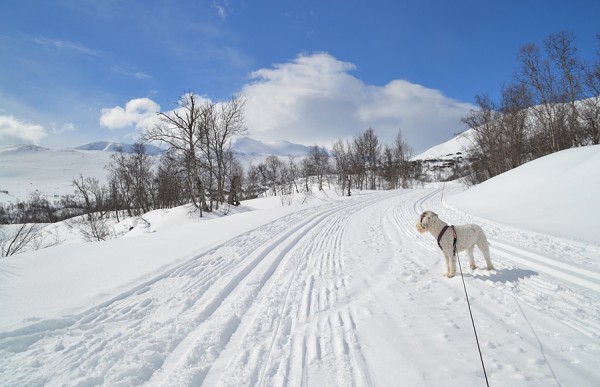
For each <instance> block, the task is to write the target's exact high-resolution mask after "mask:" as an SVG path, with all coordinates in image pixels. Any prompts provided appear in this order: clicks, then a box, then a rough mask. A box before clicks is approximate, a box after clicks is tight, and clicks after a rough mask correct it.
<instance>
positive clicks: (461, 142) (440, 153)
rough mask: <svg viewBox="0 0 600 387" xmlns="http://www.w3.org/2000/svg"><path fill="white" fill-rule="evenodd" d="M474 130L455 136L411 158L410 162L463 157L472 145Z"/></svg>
mask: <svg viewBox="0 0 600 387" xmlns="http://www.w3.org/2000/svg"><path fill="white" fill-rule="evenodd" d="M474 133H475V132H474V130H473V129H469V130H465V131H464V132H462V133H460V134H457V135H456V136H455V137H453V138H451V139H450V140H448V141H446V142H443V143H441V144H438V145H435V146H432V147H431V148H429V149H427V150H426V151H425V152H423V153H421V154H419V155H417V156H415V157H413V158H412V159H411V160H432V159H442V160H444V159H449V158H450V159H452V158H454V157H456V156H459V155H460V156H465V150H466V149H468V148H469V147H470V146H472V145H473V135H474Z"/></svg>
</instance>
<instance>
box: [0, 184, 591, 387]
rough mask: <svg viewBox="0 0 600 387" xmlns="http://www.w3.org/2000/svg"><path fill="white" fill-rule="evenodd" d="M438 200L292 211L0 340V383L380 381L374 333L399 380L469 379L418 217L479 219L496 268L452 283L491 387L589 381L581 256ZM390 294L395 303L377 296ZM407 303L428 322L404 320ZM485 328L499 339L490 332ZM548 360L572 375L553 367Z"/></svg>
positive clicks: (456, 324) (460, 336) (400, 198)
mask: <svg viewBox="0 0 600 387" xmlns="http://www.w3.org/2000/svg"><path fill="white" fill-rule="evenodd" d="M441 197H442V190H441V189H414V190H399V191H389V192H379V193H374V194H368V195H363V196H360V197H355V198H348V199H346V200H342V201H334V202H329V203H327V204H325V205H322V206H319V207H312V208H307V209H304V210H300V211H298V212H295V213H292V214H290V215H286V216H284V217H282V218H280V219H278V220H275V221H273V222H271V223H269V224H267V225H264V226H262V227H259V228H257V229H255V230H252V231H249V232H247V233H245V234H242V235H240V236H238V237H235V238H232V239H231V240H229V241H227V242H225V243H223V244H221V245H218V246H216V247H213V248H211V249H209V250H206V251H202V252H198V254H197V255H195V256H194V257H192V258H191V259H189V260H187V261H186V262H184V263H182V264H180V265H178V266H176V267H174V268H172V269H170V270H168V271H166V272H165V273H163V274H161V275H160V276H158V277H156V278H154V279H152V280H150V281H147V282H145V283H143V284H141V285H139V286H137V287H135V288H133V289H131V290H130V291H128V292H125V293H123V294H121V295H120V296H118V297H115V298H114V299H112V300H109V301H107V302H105V303H103V304H100V305H97V306H94V307H92V308H90V309H89V310H87V311H85V312H83V313H81V314H79V315H75V316H66V317H64V318H62V319H57V320H45V321H39V322H36V323H33V324H31V325H29V326H26V327H24V328H21V329H18V330H15V331H11V332H0V361H1V362H0V384H2V385H48V386H54V385H64V384H69V385H76V386H92V385H110V386H128V385H140V384H145V385H156V386H166V385H173V386H174V385H177V386H197V385H209V386H213V385H222V386H254V385H258V386H286V385H290V386H321V385H335V386H371V385H385V384H387V380H386V379H385V376H384V375H381V373H378V372H377V370H380V369H381V365H378V364H381V362H382V360H385V358H384V355H381V354H380V353H379V351H378V348H374V345H375V344H374V343H376V342H377V340H380V339H381V338H380V337H379V336H378V332H377V331H376V328H374V327H378V326H380V325H382V326H385V327H390V326H391V327H394V329H397V332H398V335H397V337H394V338H393V340H394V342H395V343H399V344H401V345H406V346H407V347H406V349H404V348H398V349H397V350H396V351H395V352H394V353H393V354H392V355H391V358H390V359H391V360H390V361H391V362H396V363H395V364H398V365H397V367H399V368H400V369H401V371H402V376H403V377H404V378H405V379H404V381H405V382H406V384H407V385H442V384H443V383H444V381H445V380H446V379H444V378H443V375H444V373H445V372H446V373H449V372H453V370H446V369H444V367H443V366H441V365H439V364H436V363H435V362H434V361H435V359H439V357H440V356H436V357H434V358H433V359H430V356H428V355H427V353H428V348H435V350H436V351H444V352H448V353H447V354H446V355H444V356H450V357H452V356H460V355H463V354H465V353H470V354H469V355H468V356H467V355H465V356H467V357H468V360H465V366H464V370H463V371H462V372H463V373H464V375H461V376H455V377H456V378H458V379H453V381H454V383H455V384H456V385H472V384H473V383H482V382H483V383H484V382H485V381H483V379H482V377H483V374H482V371H481V368H480V364H479V360H478V358H477V357H476V355H475V354H473V353H472V352H473V344H474V342H473V340H474V339H473V337H472V331H471V330H470V329H472V328H471V326H470V320H467V318H465V313H466V312H467V311H466V309H465V307H466V306H465V304H464V293H463V288H462V284H461V283H460V282H459V281H460V278H458V277H457V278H454V279H451V280H449V279H446V278H443V277H442V266H443V262H442V255H441V252H440V251H439V248H438V247H437V244H436V242H435V240H434V239H433V238H432V237H431V236H430V235H420V234H418V233H417V232H416V231H415V227H414V225H415V223H416V221H417V219H418V215H419V214H420V213H421V212H422V211H423V210H425V209H431V210H434V211H436V212H437V213H438V214H440V217H441V218H442V219H445V220H447V221H448V222H449V223H452V222H455V223H456V224H461V223H471V222H476V223H479V224H481V225H482V227H483V228H484V230H485V231H486V233H487V234H488V237H489V239H490V243H491V253H492V260H493V262H494V264H495V266H496V269H497V270H496V271H492V272H488V271H486V270H476V271H471V270H470V269H468V270H465V271H464V273H465V280H466V281H467V286H468V288H469V291H470V294H471V295H472V299H471V302H472V306H473V308H474V315H475V318H476V319H477V323H478V328H479V329H480V331H479V335H480V340H481V341H482V349H483V353H484V359H485V360H486V363H487V368H488V369H487V372H488V375H489V376H490V382H491V384H492V385H493V384H494V383H499V384H497V385H507V384H511V385H535V386H538V385H539V386H546V385H561V383H560V379H561V375H562V374H568V375H571V374H575V375H576V376H571V379H572V378H579V379H578V380H581V381H582V384H581V385H586V382H587V381H591V380H594V378H595V377H596V378H597V377H598V373H597V371H594V369H593V368H592V367H591V366H590V364H592V363H594V359H596V360H597V358H598V351H599V348H598V345H597V344H598V339H599V333H598V332H600V311H599V308H598V293H599V292H600V275H599V270H598V266H597V265H598V263H597V259H594V257H597V254H598V250H597V246H586V245H581V244H577V243H576V242H571V241H567V240H556V239H555V238H551V237H547V236H544V235H535V234H533V233H530V232H526V231H520V230H515V229H511V228H509V227H505V226H502V225H498V224H495V223H493V222H489V221H486V220H483V219H478V218H475V217H473V216H471V215H468V214H464V213H461V212H459V211H457V210H454V209H452V208H450V207H447V206H445V205H444V204H443V202H442V200H441ZM507 235H510V238H506V236H507ZM532 238H534V239H535V241H534V242H533V243H532ZM538 245H539V246H542V247H540V248H537V247H536V250H535V251H531V246H538ZM477 253H478V252H477ZM477 253H476V262H477V263H478V264H479V265H480V266H481V263H482V257H481V255H477ZM557 256H560V258H561V259H558V258H557ZM563 256H564V257H563ZM461 259H462V261H463V265H464V262H466V256H465V255H464V254H463V255H461ZM463 270H464V269H463ZM390 292H392V293H393V294H395V295H397V296H395V297H393V298H392V297H387V298H382V297H380V295H382V294H389V293H390ZM391 300H393V301H391ZM416 302H419V303H420V305H422V306H421V308H422V309H420V310H424V311H426V312H427V313H428V314H426V315H414V313H412V314H411V313H410V312H409V311H411V310H414V308H412V309H411V307H409V305H414V304H415V303H416ZM431 313H435V315H432V314H431ZM540 315H549V316H551V317H552V323H543V322H544V321H545V320H544V319H542V318H539V316H540ZM498 321H500V322H502V323H503V325H502V326H503V327H506V329H513V330H512V331H511V332H510V337H511V338H514V340H511V341H507V342H501V341H499V339H496V338H495V337H494V330H495V329H499V328H498ZM511 327H512V328H511ZM386 329H387V328H386ZM500 329H501V328H500ZM503 333H504V332H503ZM390 339H392V338H390ZM448 344H452V345H448ZM407 350H408V351H407ZM406 351H407V353H408V357H407V358H403V356H406V355H403V352H406ZM411 357H412V358H411ZM564 358H568V359H569V361H570V362H571V363H572V364H588V367H587V368H586V367H583V368H581V369H576V368H574V369H569V368H565V367H564V366H562V365H560V364H564V361H562V362H560V363H558V362H557V361H555V360H556V359H564ZM402 361H404V363H407V364H409V365H403V364H404V363H402ZM556 363H558V364H559V365H558V366H556V365H555V364H556ZM411 364H412V365H414V366H413V367H410V365H411ZM403 367H404V368H403ZM398 372H400V371H398ZM594 372H596V373H595V374H594ZM438 374H441V375H442V376H438ZM438 378H439V379H438ZM461 378H463V379H461ZM396 381H397V380H396ZM440 383H442V384H440ZM450 384H452V383H450ZM590 385H591V384H590Z"/></svg>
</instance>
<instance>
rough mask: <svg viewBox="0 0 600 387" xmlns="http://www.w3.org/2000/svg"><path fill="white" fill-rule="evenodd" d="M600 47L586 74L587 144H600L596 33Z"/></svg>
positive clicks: (599, 62) (599, 54) (584, 116)
mask: <svg viewBox="0 0 600 387" xmlns="http://www.w3.org/2000/svg"><path fill="white" fill-rule="evenodd" d="M596 38H597V40H598V43H599V48H598V50H597V51H596V62H595V63H594V64H593V65H590V66H588V67H587V68H586V71H585V75H584V92H585V99H584V100H583V103H582V105H583V106H582V109H581V110H582V113H581V118H582V120H583V122H584V126H583V132H584V136H585V138H586V143H587V144H594V145H596V144H600V34H598V35H596Z"/></svg>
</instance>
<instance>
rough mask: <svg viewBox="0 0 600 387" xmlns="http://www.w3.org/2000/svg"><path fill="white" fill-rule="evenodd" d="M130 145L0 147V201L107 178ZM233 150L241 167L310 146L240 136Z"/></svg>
mask: <svg viewBox="0 0 600 387" xmlns="http://www.w3.org/2000/svg"><path fill="white" fill-rule="evenodd" d="M132 147H133V146H132V145H131V144H122V143H114V142H104V141H100V142H94V143H90V144H85V145H82V146H79V147H76V148H74V149H50V148H44V147H40V146H36V145H9V146H0V203H1V202H8V201H14V200H26V199H27V197H28V196H29V194H30V193H31V192H33V191H35V190H38V191H40V192H41V193H42V194H44V195H45V196H46V197H48V198H49V199H50V200H51V201H52V200H54V199H55V198H58V197H60V196H62V195H65V194H71V193H72V192H73V188H72V186H71V181H72V180H73V179H74V178H76V177H78V176H79V175H80V174H82V175H83V176H86V177H87V176H89V177H95V178H97V179H99V180H100V181H101V182H104V181H105V179H106V174H107V172H106V169H105V166H106V165H107V164H108V163H109V162H110V157H111V155H112V154H114V153H115V152H116V151H117V150H118V149H122V150H123V151H124V152H132ZM146 151H147V153H148V154H150V155H152V156H154V157H157V158H158V157H159V156H160V154H161V153H162V150H161V149H160V148H158V147H156V146H153V145H146ZM232 151H233V152H234V153H235V154H236V157H237V158H238V160H239V161H240V162H241V163H242V165H243V166H244V167H247V166H248V165H249V164H250V163H254V164H255V165H256V164H257V163H259V162H261V161H263V160H264V159H265V158H267V157H268V156H270V155H275V156H278V157H281V158H284V159H286V160H287V157H288V155H292V156H294V157H303V156H305V155H306V154H307V153H308V151H309V147H307V146H304V145H300V144H293V143H290V142H287V141H277V142H269V143H265V142H261V141H258V140H254V139H251V138H249V137H241V138H239V139H237V140H236V141H234V142H233V144H232Z"/></svg>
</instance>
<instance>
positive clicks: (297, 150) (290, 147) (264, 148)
mask: <svg viewBox="0 0 600 387" xmlns="http://www.w3.org/2000/svg"><path fill="white" fill-rule="evenodd" d="M231 150H232V151H233V153H234V154H235V156H236V158H237V159H238V160H239V161H240V163H241V164H242V165H243V166H244V167H248V166H249V165H250V164H253V165H257V164H258V163H261V162H263V161H264V160H265V159H266V158H267V157H269V156H271V155H275V156H277V157H279V158H281V159H284V161H287V158H288V156H293V157H296V158H302V157H304V156H306V155H307V154H308V152H309V151H310V147H308V146H306V145H301V144H294V143H291V142H289V141H270V142H262V141H258V140H254V139H252V138H250V137H240V138H238V139H236V140H235V141H234V142H233V143H232V144H231Z"/></svg>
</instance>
